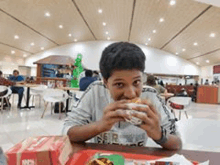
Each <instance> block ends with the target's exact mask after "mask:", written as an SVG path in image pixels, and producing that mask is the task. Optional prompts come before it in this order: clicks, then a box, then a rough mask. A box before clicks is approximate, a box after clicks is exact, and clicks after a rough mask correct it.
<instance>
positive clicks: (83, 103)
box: [62, 87, 94, 135]
mask: <svg viewBox="0 0 220 165" xmlns="http://www.w3.org/2000/svg"><path fill="white" fill-rule="evenodd" d="M93 98H94V97H93V89H92V87H89V88H88V89H87V90H86V91H85V92H84V94H83V95H82V97H81V98H80V100H79V101H78V103H77V105H76V106H73V107H72V111H71V112H69V113H68V117H67V118H66V119H65V122H64V127H63V130H62V134H63V135H66V134H67V132H68V130H69V129H70V128H71V127H73V126H81V125H86V124H89V123H90V122H91V120H92V107H94V106H93Z"/></svg>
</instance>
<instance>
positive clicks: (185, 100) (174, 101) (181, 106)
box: [167, 97, 191, 120]
mask: <svg viewBox="0 0 220 165" xmlns="http://www.w3.org/2000/svg"><path fill="white" fill-rule="evenodd" d="M190 104H191V97H171V98H169V99H168V100H167V106H168V107H169V108H170V109H171V110H172V112H173V113H174V116H175V118H176V115H175V112H174V110H175V111H179V120H180V119H181V112H184V113H185V115H186V118H187V119H188V115H187V111H188V110H189V108H190Z"/></svg>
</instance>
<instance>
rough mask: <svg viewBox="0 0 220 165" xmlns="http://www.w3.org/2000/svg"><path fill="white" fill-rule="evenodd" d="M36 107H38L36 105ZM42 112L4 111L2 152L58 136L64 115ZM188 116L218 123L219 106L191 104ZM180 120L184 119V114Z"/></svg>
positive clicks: (0, 135) (0, 132)
mask: <svg viewBox="0 0 220 165" xmlns="http://www.w3.org/2000/svg"><path fill="white" fill-rule="evenodd" d="M36 105H37V106H38V103H37V104H36ZM42 112H43V103H42V105H41V108H39V107H36V108H35V109H32V110H17V108H16V107H15V106H12V109H11V110H10V111H9V110H4V112H3V114H0V146H1V147H2V148H3V150H4V151H5V150H7V149H9V148H10V147H12V146H13V145H15V144H16V143H18V142H19V141H21V140H23V139H25V138H27V137H29V136H39V135H60V134H61V130H62V126H63V121H64V119H65V115H63V116H62V119H61V120H59V115H58V114H53V115H51V114H50V107H48V110H47V112H46V114H45V116H44V118H43V119H41V114H42ZM188 115H189V118H205V119H212V120H218V121H219V122H220V105H209V104H195V103H192V107H191V110H190V111H189V112H188ZM177 116H178V114H177ZM182 119H183V120H184V119H186V117H185V115H184V114H182ZM216 131H218V130H216ZM192 147H193V146H189V148H192ZM219 152H220V150H219Z"/></svg>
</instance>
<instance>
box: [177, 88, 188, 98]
mask: <svg viewBox="0 0 220 165" xmlns="http://www.w3.org/2000/svg"><path fill="white" fill-rule="evenodd" d="M176 96H179V97H188V94H187V92H186V89H185V88H182V89H181V90H180V92H179V93H177V94H176Z"/></svg>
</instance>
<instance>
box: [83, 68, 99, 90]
mask: <svg viewBox="0 0 220 165" xmlns="http://www.w3.org/2000/svg"><path fill="white" fill-rule="evenodd" d="M92 74H93V73H92V71H91V70H86V71H85V75H86V77H83V78H81V79H80V81H79V88H80V91H85V90H86V89H87V87H88V86H89V85H90V84H91V83H92V82H94V81H96V80H97V79H96V78H95V77H92Z"/></svg>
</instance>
